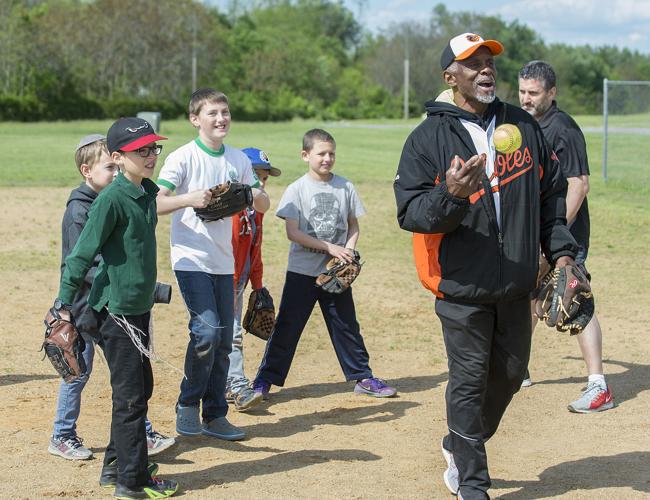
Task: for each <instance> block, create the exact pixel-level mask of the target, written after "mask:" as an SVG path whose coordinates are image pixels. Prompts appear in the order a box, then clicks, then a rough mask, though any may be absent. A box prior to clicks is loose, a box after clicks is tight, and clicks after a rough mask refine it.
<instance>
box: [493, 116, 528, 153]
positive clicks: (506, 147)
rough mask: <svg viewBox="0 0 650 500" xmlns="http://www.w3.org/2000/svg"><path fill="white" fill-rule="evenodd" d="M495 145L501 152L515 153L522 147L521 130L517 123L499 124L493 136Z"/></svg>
mask: <svg viewBox="0 0 650 500" xmlns="http://www.w3.org/2000/svg"><path fill="white" fill-rule="evenodd" d="M492 142H494V147H495V148H496V150H497V151H499V152H500V153H505V154H510V153H514V152H515V151H517V150H518V149H519V148H520V147H521V132H520V131H519V128H518V127H517V126H516V125H512V124H510V123H506V124H504V125H499V126H498V127H497V128H496V130H495V131H494V135H493V136H492Z"/></svg>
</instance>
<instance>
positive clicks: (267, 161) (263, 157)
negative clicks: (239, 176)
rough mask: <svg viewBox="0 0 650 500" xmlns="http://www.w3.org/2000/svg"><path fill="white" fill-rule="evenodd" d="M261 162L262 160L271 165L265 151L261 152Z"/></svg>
mask: <svg viewBox="0 0 650 500" xmlns="http://www.w3.org/2000/svg"><path fill="white" fill-rule="evenodd" d="M260 160H262V161H263V162H264V163H271V160H269V157H268V156H266V153H265V152H264V151H260Z"/></svg>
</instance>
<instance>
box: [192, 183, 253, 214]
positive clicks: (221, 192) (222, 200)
mask: <svg viewBox="0 0 650 500" xmlns="http://www.w3.org/2000/svg"><path fill="white" fill-rule="evenodd" d="M210 191H211V192H212V198H211V199H210V202H209V203H208V205H207V206H206V207H204V208H195V209H194V212H195V213H196V216H197V217H198V218H199V219H201V220H202V221H203V222H212V221H215V220H219V219H223V218H225V217H229V216H231V215H234V214H236V213H238V212H241V211H242V210H243V209H244V208H246V207H250V206H252V205H253V191H252V189H251V187H250V186H249V185H247V184H241V183H239V182H226V183H224V184H217V185H216V186H215V187H213V188H211V189H210Z"/></svg>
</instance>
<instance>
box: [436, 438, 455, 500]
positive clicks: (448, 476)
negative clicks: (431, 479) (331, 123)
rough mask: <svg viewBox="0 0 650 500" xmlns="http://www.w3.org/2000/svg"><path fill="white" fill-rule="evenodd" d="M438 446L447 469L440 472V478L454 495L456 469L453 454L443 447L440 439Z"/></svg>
mask: <svg viewBox="0 0 650 500" xmlns="http://www.w3.org/2000/svg"><path fill="white" fill-rule="evenodd" d="M440 448H441V450H442V456H443V458H444V459H445V462H447V469H446V470H445V472H444V473H443V474H442V479H443V480H444V482H445V486H447V489H448V490H449V491H450V492H451V494H452V495H456V494H457V493H458V469H457V468H456V463H455V462H454V455H452V453H451V452H450V451H449V450H447V449H445V447H444V445H443V442H442V441H441V442H440Z"/></svg>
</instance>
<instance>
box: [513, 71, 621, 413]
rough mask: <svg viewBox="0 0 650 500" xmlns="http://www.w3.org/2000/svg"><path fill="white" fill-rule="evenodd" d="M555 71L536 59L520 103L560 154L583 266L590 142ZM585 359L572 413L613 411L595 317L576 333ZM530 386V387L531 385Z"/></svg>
mask: <svg viewBox="0 0 650 500" xmlns="http://www.w3.org/2000/svg"><path fill="white" fill-rule="evenodd" d="M556 93H557V88H556V78H555V72H554V71H553V68H552V67H551V66H550V65H549V64H548V63H546V62H544V61H531V62H529V63H528V64H526V65H525V66H524V67H523V68H522V69H521V71H520V72H519V102H520V103H521V107H522V108H523V109H524V110H526V111H528V112H529V113H530V114H531V115H532V116H533V117H534V118H535V119H536V120H537V121H538V122H539V125H540V127H541V128H542V132H543V133H544V137H545V138H546V140H547V141H548V143H549V145H550V146H551V148H552V149H553V151H554V152H555V154H556V155H557V157H558V159H559V161H560V167H561V168H562V172H563V173H564V175H565V177H566V178H567V181H568V183H569V187H568V191H567V197H566V209H567V214H566V215H567V223H568V224H569V228H570V230H571V234H573V237H574V238H575V239H576V241H577V243H578V245H579V247H580V248H579V251H578V254H577V256H576V259H575V260H576V263H578V264H583V265H584V262H585V260H586V259H587V253H588V250H589V208H588V206H587V193H588V192H589V163H588V160H587V148H586V144H585V138H584V135H583V134H582V131H581V130H580V127H578V125H577V124H576V122H575V121H574V120H573V118H571V117H570V116H569V115H568V114H566V113H565V112H563V111H561V110H560V109H558V107H557V104H556V102H555V96H556ZM577 339H578V344H579V345H580V350H581V351H582V357H583V358H584V360H585V363H586V365H587V371H588V373H589V380H588V383H587V389H586V390H585V391H584V392H583V394H582V396H581V397H580V398H578V399H577V400H576V401H573V402H572V403H570V404H569V410H570V411H572V412H576V413H593V412H598V411H603V410H608V409H610V408H613V406H614V399H613V397H612V392H611V390H610V388H609V387H608V386H607V384H606V382H605V376H604V375H603V360H602V333H601V330H600V324H599V323H598V318H597V317H596V316H595V315H594V317H593V319H592V320H591V322H590V323H589V324H588V325H587V327H586V328H585V330H584V332H583V333H582V334H580V335H577ZM527 385H530V384H527Z"/></svg>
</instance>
